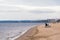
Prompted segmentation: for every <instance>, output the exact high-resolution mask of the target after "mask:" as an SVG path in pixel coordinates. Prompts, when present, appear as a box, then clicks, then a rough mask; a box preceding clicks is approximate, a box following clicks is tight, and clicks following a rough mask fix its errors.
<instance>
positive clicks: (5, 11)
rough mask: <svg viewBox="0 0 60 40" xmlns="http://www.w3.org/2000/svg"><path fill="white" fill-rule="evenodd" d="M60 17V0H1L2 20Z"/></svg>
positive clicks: (0, 13) (0, 15)
mask: <svg viewBox="0 0 60 40" xmlns="http://www.w3.org/2000/svg"><path fill="white" fill-rule="evenodd" d="M52 18H55V19H56V18H60V0H0V20H42V19H52Z"/></svg>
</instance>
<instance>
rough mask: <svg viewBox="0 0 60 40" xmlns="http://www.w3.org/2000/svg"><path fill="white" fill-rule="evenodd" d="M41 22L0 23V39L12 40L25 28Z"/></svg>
mask: <svg viewBox="0 0 60 40" xmlns="http://www.w3.org/2000/svg"><path fill="white" fill-rule="evenodd" d="M39 24H41V23H0V40H12V39H13V38H14V37H16V36H18V35H20V34H21V33H22V32H24V31H25V30H27V29H29V28H31V27H33V26H35V25H39Z"/></svg>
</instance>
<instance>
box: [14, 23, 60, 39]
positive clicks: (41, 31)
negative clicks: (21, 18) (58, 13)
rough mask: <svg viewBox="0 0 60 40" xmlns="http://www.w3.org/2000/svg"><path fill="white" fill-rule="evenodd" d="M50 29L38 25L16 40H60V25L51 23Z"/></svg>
mask: <svg viewBox="0 0 60 40" xmlns="http://www.w3.org/2000/svg"><path fill="white" fill-rule="evenodd" d="M49 25H50V27H47V28H46V27H45V25H38V26H35V27H33V28H31V29H29V30H28V31H27V32H26V33H25V34H23V35H22V36H20V37H18V38H17V39H15V40H60V23H50V24H49Z"/></svg>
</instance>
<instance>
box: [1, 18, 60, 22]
mask: <svg viewBox="0 0 60 40" xmlns="http://www.w3.org/2000/svg"><path fill="white" fill-rule="evenodd" d="M49 22H60V19H59V20H56V21H55V19H49V20H34V21H32V20H20V21H0V23H49Z"/></svg>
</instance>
